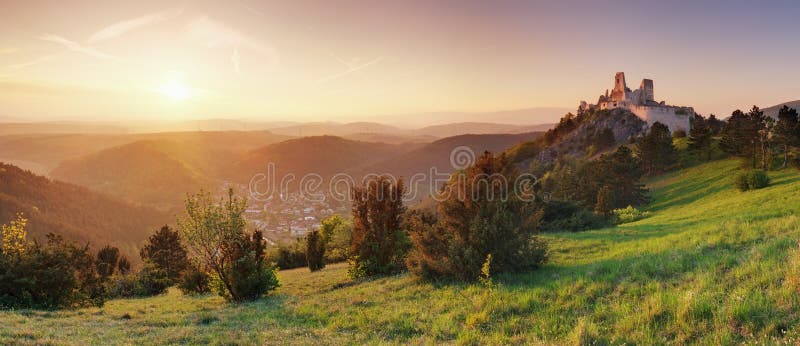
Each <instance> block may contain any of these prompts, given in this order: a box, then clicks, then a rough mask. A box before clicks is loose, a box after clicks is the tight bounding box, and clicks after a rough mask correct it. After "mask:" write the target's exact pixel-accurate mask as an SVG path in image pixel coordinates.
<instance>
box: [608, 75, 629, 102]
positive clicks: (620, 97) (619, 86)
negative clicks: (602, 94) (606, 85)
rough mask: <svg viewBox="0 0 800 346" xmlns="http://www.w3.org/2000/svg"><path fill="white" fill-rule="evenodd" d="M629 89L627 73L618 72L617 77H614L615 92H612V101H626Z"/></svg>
mask: <svg viewBox="0 0 800 346" xmlns="http://www.w3.org/2000/svg"><path fill="white" fill-rule="evenodd" d="M627 89H628V86H627V85H626V84H625V72H617V75H616V76H614V90H612V91H611V101H625V98H626V97H627V94H626V90H627Z"/></svg>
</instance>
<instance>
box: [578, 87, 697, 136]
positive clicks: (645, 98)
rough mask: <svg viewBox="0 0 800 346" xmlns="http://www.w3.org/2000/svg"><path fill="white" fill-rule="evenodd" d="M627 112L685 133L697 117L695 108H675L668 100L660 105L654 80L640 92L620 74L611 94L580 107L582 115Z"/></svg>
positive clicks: (640, 89)
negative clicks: (588, 111) (692, 118)
mask: <svg viewBox="0 0 800 346" xmlns="http://www.w3.org/2000/svg"><path fill="white" fill-rule="evenodd" d="M616 108H621V109H626V110H628V111H630V112H631V113H633V114H636V116H637V117H639V118H640V119H642V120H643V121H645V122H647V125H648V126H652V125H653V124H654V123H655V122H660V123H662V124H664V125H667V127H669V129H670V131H677V130H684V131H687V132H688V131H689V123H690V119H691V117H692V116H693V115H694V114H695V112H694V108H692V107H682V106H671V105H667V104H665V102H664V101H661V102H656V100H655V92H654V91H653V80H651V79H643V80H642V83H641V84H640V85H639V89H636V90H631V89H630V88H628V86H627V84H626V83H625V73H624V72H617V75H616V76H614V89H613V90H612V91H611V95H609V93H608V90H606V93H605V95H600V98H599V99H598V100H597V104H587V103H586V101H581V105H580V107H579V108H578V111H579V112H583V111H587V110H594V109H600V110H605V109H616Z"/></svg>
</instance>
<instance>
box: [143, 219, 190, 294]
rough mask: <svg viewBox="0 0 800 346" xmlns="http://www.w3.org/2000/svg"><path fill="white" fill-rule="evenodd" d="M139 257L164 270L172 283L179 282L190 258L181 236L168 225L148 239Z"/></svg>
mask: <svg viewBox="0 0 800 346" xmlns="http://www.w3.org/2000/svg"><path fill="white" fill-rule="evenodd" d="M139 256H141V257H142V260H143V261H145V262H151V263H153V264H154V265H155V266H157V267H158V268H160V269H162V270H164V272H165V273H166V274H167V277H168V278H169V280H170V282H172V283H175V282H177V280H178V278H180V276H181V273H182V272H183V271H184V270H186V268H187V267H188V266H189V257H188V256H187V253H186V247H185V246H184V245H183V243H182V242H181V237H180V234H179V233H178V231H174V230H172V228H170V227H169V226H167V225H164V226H163V227H161V229H159V230H158V231H157V232H156V233H154V234H153V235H151V236H150V237H149V238H148V239H147V242H146V243H145V245H144V247H142V249H141V250H140V251H139Z"/></svg>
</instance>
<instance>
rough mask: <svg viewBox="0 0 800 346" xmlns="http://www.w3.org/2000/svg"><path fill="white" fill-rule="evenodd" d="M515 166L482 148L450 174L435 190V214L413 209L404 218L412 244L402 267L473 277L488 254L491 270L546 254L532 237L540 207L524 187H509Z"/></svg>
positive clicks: (528, 264)
mask: <svg viewBox="0 0 800 346" xmlns="http://www.w3.org/2000/svg"><path fill="white" fill-rule="evenodd" d="M518 177H519V172H518V170H517V169H516V167H515V166H514V165H513V164H512V163H511V162H510V161H509V160H508V158H507V157H506V156H505V155H504V154H501V155H498V156H494V155H492V154H491V153H489V152H485V153H484V154H483V155H482V156H481V157H480V158H478V160H477V161H476V162H475V164H474V165H473V166H471V167H469V168H467V169H466V170H464V171H461V172H457V173H455V174H454V175H453V176H451V178H450V180H449V181H448V183H447V184H446V185H445V187H444V189H443V190H442V193H441V195H440V199H441V201H440V202H439V204H438V207H437V211H438V218H437V217H436V216H435V215H433V214H432V213H426V212H419V211H417V212H413V213H411V214H410V216H409V221H407V223H408V226H407V228H408V229H409V232H410V237H411V241H412V243H413V245H414V246H413V248H412V250H411V252H410V253H409V256H408V258H407V260H406V264H407V266H408V268H409V269H410V270H411V271H412V272H414V273H416V274H418V275H421V276H423V277H438V276H445V277H453V278H457V279H461V280H470V281H471V280H476V279H477V278H478V277H479V275H480V274H481V268H482V265H483V263H485V262H486V258H487V257H488V256H490V255H491V256H492V258H493V260H492V262H491V266H492V268H491V270H492V272H508V271H515V270H524V269H531V268H535V267H536V266H538V265H539V264H541V263H542V262H543V261H544V260H545V258H546V251H545V250H546V247H545V243H544V242H543V241H542V240H540V239H538V238H536V237H535V235H536V233H537V230H538V229H537V228H538V224H539V219H540V217H541V212H539V210H538V208H537V206H536V204H535V202H534V200H533V198H532V195H530V191H527V190H525V189H515V187H517V186H515V185H516V184H515V183H516V182H517V180H518Z"/></svg>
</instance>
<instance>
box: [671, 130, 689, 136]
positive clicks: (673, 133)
mask: <svg viewBox="0 0 800 346" xmlns="http://www.w3.org/2000/svg"><path fill="white" fill-rule="evenodd" d="M672 138H686V130H675V132H672Z"/></svg>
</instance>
